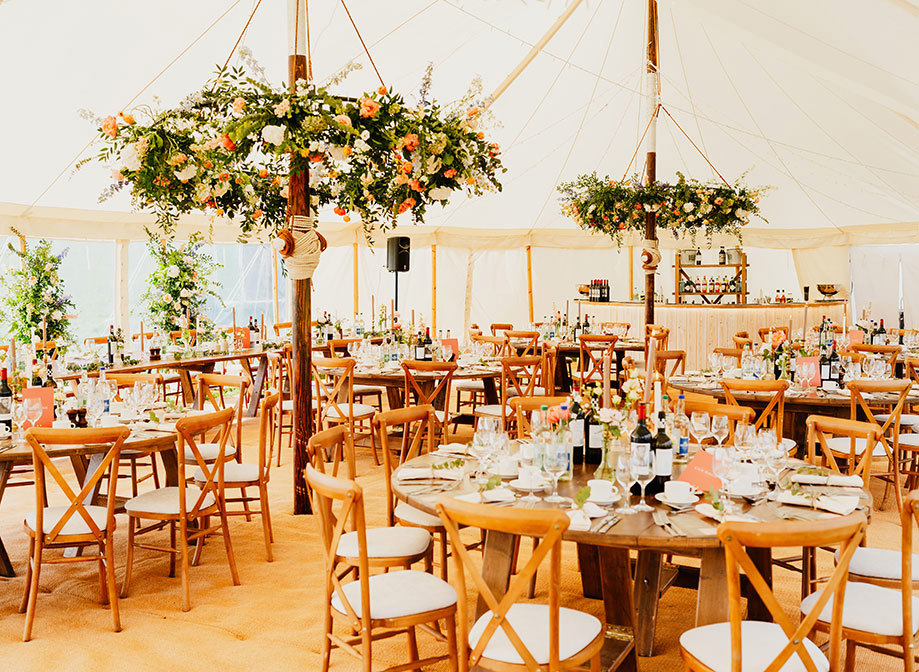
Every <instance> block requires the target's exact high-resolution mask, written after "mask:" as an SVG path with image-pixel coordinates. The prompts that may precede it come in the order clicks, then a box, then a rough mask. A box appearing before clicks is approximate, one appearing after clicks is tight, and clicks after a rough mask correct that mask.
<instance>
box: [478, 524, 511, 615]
mask: <svg viewBox="0 0 919 672" xmlns="http://www.w3.org/2000/svg"><path fill="white" fill-rule="evenodd" d="M516 541H517V535H514V534H507V533H506V532H495V531H494V530H488V531H487V532H486V533H485V548H484V550H483V551H482V567H483V569H482V578H483V579H485V583H486V585H487V586H488V587H489V588H490V589H491V592H492V593H494V595H495V597H496V598H497V599H499V600H500V599H501V598H502V597H503V596H504V593H506V592H507V587H508V586H509V585H510V582H511V568H512V567H513V562H514V545H515V544H516ZM486 611H488V605H486V604H485V600H483V599H482V598H481V596H480V597H479V600H478V602H477V603H476V607H475V617H476V618H478V617H479V616H481V615H482V614H484V613H485V612H486Z"/></svg>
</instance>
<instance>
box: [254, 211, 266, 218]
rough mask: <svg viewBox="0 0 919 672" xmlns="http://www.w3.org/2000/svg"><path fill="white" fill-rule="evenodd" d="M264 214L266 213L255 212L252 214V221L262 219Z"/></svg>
mask: <svg viewBox="0 0 919 672" xmlns="http://www.w3.org/2000/svg"><path fill="white" fill-rule="evenodd" d="M264 214H265V213H264V212H262V211H261V210H256V211H255V212H253V213H252V219H261V218H262V215H264Z"/></svg>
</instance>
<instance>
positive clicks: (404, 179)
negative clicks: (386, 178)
mask: <svg viewBox="0 0 919 672" xmlns="http://www.w3.org/2000/svg"><path fill="white" fill-rule="evenodd" d="M396 184H408V175H406V174H405V173H399V174H398V175H396Z"/></svg>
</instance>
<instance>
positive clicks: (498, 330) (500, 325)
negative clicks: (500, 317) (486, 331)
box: [490, 322, 514, 338]
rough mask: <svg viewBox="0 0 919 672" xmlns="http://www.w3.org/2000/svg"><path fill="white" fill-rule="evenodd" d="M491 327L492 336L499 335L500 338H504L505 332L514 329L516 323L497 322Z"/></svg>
mask: <svg viewBox="0 0 919 672" xmlns="http://www.w3.org/2000/svg"><path fill="white" fill-rule="evenodd" d="M490 328H491V335H492V336H499V337H500V338H504V332H505V331H507V330H508V329H513V328H514V325H513V324H511V323H510V322H495V323H493V324H492V325H491V327H490Z"/></svg>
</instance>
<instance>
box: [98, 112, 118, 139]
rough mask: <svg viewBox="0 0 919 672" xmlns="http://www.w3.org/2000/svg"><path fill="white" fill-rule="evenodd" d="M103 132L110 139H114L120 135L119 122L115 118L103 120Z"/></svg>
mask: <svg viewBox="0 0 919 672" xmlns="http://www.w3.org/2000/svg"><path fill="white" fill-rule="evenodd" d="M102 132H103V133H105V134H106V135H107V136H108V137H110V138H114V137H115V136H116V135H118V120H117V119H115V117H106V118H105V119H103V120H102Z"/></svg>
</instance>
